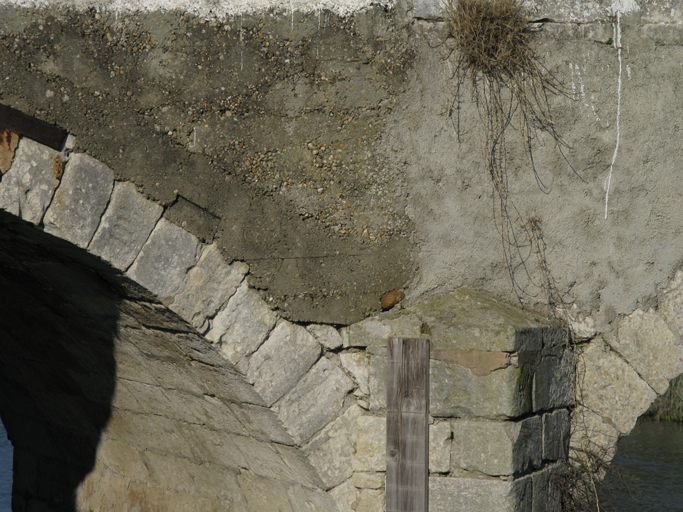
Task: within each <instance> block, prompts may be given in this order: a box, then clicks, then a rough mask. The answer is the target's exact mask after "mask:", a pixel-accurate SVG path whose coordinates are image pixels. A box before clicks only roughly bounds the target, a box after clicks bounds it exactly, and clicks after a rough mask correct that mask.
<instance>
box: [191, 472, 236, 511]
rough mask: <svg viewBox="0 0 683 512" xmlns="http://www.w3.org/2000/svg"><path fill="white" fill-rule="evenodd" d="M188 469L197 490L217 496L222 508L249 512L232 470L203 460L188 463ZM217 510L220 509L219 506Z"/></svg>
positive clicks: (203, 493)
mask: <svg viewBox="0 0 683 512" xmlns="http://www.w3.org/2000/svg"><path fill="white" fill-rule="evenodd" d="M188 471H189V472H190V474H191V475H192V478H193V479H194V482H195V484H197V489H198V492H199V493H200V494H201V495H204V496H216V495H217V496H218V497H219V498H220V502H221V505H222V510H229V511H230V512H249V505H247V501H246V499H245V498H244V494H242V491H241V490H240V487H239V484H238V483H237V475H236V474H235V472H234V471H231V470H228V469H225V468H222V467H220V466H216V465H214V464H210V463H208V462H204V463H203V464H190V465H188ZM218 510H221V509H220V508H219V509H218ZM202 512H203V511H202Z"/></svg>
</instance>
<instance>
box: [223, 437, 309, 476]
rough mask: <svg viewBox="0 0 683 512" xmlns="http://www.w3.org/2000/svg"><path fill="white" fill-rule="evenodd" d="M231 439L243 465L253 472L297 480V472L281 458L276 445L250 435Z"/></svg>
mask: <svg viewBox="0 0 683 512" xmlns="http://www.w3.org/2000/svg"><path fill="white" fill-rule="evenodd" d="M232 439H233V440H234V442H235V444H236V445H237V447H238V448H239V451H240V452H241V453H242V455H243V456H244V460H245V461H246V466H245V467H247V468H249V470H250V471H253V472H254V474H256V475H259V476H262V477H264V478H270V479H274V480H280V481H286V482H291V483H295V482H297V474H296V473H295V472H294V471H292V470H291V469H290V468H289V466H287V464H285V462H284V460H282V457H281V456H280V454H279V453H278V451H277V449H276V447H275V446H276V445H274V444H272V443H268V442H263V441H257V440H256V439H253V438H251V437H242V436H234V437H232Z"/></svg>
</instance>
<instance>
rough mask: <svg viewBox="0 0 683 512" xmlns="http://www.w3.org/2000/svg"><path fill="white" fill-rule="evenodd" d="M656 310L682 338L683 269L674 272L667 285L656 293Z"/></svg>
mask: <svg viewBox="0 0 683 512" xmlns="http://www.w3.org/2000/svg"><path fill="white" fill-rule="evenodd" d="M658 299H659V300H658V308H657V310H658V312H659V313H660V314H661V315H662V316H663V317H664V318H665V319H666V321H667V323H668V324H669V326H670V327H671V328H672V329H674V330H675V331H676V334H678V336H679V337H681V338H683V270H679V271H677V272H676V275H675V276H674V278H673V279H672V280H671V282H670V283H669V285H668V286H667V287H666V288H664V289H663V290H662V291H661V292H660V293H659V295H658Z"/></svg>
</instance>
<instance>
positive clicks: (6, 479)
mask: <svg viewBox="0 0 683 512" xmlns="http://www.w3.org/2000/svg"><path fill="white" fill-rule="evenodd" d="M11 499H12V444H11V443H10V442H9V441H8V440H7V432H5V427H4V426H3V425H2V422H1V421H0V512H11V510H12V508H11V504H10V503H11Z"/></svg>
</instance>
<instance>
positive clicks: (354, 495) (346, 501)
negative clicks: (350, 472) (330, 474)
mask: <svg viewBox="0 0 683 512" xmlns="http://www.w3.org/2000/svg"><path fill="white" fill-rule="evenodd" d="M329 494H330V496H332V498H333V499H334V501H335V502H336V504H337V510H338V511H339V512H356V510H355V508H354V506H355V505H356V503H357V502H358V495H359V494H360V491H359V490H358V489H356V487H355V486H354V485H353V483H351V479H349V480H347V481H346V482H344V483H343V484H341V485H338V486H337V487H335V488H334V489H331V490H330V491H329Z"/></svg>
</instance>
